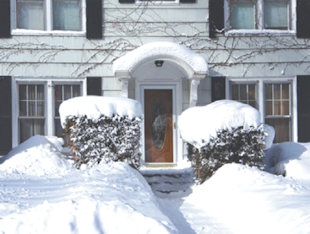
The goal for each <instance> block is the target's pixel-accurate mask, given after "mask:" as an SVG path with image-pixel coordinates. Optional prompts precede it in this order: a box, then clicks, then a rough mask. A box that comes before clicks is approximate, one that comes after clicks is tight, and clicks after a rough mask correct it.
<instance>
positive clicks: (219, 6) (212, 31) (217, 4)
mask: <svg viewBox="0 0 310 234" xmlns="http://www.w3.org/2000/svg"><path fill="white" fill-rule="evenodd" d="M223 29H224V0H209V37H210V38H215V35H216V32H218V31H222V30H223Z"/></svg>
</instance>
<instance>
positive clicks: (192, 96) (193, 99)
mask: <svg viewBox="0 0 310 234" xmlns="http://www.w3.org/2000/svg"><path fill="white" fill-rule="evenodd" d="M199 83H200V80H195V79H192V80H190V93H189V105H190V106H196V103H197V100H198V85H199Z"/></svg>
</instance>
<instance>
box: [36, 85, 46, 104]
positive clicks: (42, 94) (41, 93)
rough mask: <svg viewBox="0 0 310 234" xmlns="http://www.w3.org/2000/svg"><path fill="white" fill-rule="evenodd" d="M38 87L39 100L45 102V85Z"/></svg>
mask: <svg viewBox="0 0 310 234" xmlns="http://www.w3.org/2000/svg"><path fill="white" fill-rule="evenodd" d="M36 86H37V100H41V101H44V85H36Z"/></svg>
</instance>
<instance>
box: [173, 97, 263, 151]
mask: <svg viewBox="0 0 310 234" xmlns="http://www.w3.org/2000/svg"><path fill="white" fill-rule="evenodd" d="M260 124H261V123H260V116H259V112H258V111H257V110H256V109H255V108H253V107H251V106H249V105H246V104H243V103H240V102H236V101H232V100H220V101H216V102H213V103H211V104H209V105H206V106H197V107H192V108H189V109H187V110H185V111H184V112H183V113H182V114H181V115H180V117H179V122H178V125H179V128H180V133H181V136H182V138H183V140H185V141H186V142H188V143H191V144H192V145H194V146H196V147H198V148H200V147H201V146H204V145H205V144H207V143H208V142H209V140H210V139H211V138H212V137H216V136H217V132H218V131H219V130H222V129H228V130H230V129H232V128H236V127H239V126H243V127H244V128H245V129H248V128H249V127H251V126H253V127H258V126H259V125H260Z"/></svg>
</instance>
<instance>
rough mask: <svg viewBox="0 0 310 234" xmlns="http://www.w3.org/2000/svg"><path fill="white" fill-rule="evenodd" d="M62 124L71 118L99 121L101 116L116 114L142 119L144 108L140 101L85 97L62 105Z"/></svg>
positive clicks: (73, 99) (70, 100) (60, 110)
mask: <svg viewBox="0 0 310 234" xmlns="http://www.w3.org/2000/svg"><path fill="white" fill-rule="evenodd" d="M59 114H60V120H61V124H62V126H63V127H64V124H65V120H66V118H67V117H69V116H83V115H86V116H87V117H88V118H89V119H98V118H99V117H100V116H101V115H105V116H108V117H112V116H113V115H114V114H117V115H120V116H128V117H129V118H134V117H141V116H142V108H141V105H140V103H139V102H138V101H135V100H132V99H128V98H122V97H101V96H85V97H75V98H72V99H69V100H66V101H64V102H63V103H61V105H60V107H59Z"/></svg>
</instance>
